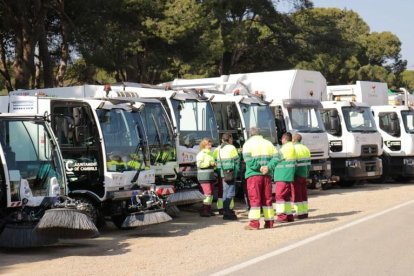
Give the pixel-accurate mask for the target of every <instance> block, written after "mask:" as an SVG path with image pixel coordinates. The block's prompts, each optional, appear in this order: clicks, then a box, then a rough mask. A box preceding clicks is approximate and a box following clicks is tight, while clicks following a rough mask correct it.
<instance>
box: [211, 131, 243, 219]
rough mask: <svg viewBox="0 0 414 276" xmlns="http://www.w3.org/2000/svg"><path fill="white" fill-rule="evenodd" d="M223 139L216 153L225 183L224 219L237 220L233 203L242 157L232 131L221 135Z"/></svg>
mask: <svg viewBox="0 0 414 276" xmlns="http://www.w3.org/2000/svg"><path fill="white" fill-rule="evenodd" d="M221 141H222V144H221V145H220V146H219V147H218V148H217V149H216V150H215V152H214V153H215V158H216V163H217V167H218V168H219V174H220V178H221V179H222V185H223V186H222V187H223V188H222V190H223V192H222V198H223V219H225V220H237V216H236V214H235V212H234V211H233V208H232V205H233V206H234V196H235V194H236V176H237V174H238V172H239V169H240V158H239V154H238V152H237V149H236V148H235V147H234V146H233V137H232V135H231V134H230V133H224V134H223V135H222V137H221ZM232 203H233V204H232Z"/></svg>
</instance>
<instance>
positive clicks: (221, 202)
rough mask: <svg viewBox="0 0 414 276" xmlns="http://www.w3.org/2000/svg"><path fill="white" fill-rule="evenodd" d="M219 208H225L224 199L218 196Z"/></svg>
mask: <svg viewBox="0 0 414 276" xmlns="http://www.w3.org/2000/svg"><path fill="white" fill-rule="evenodd" d="M217 209H223V199H222V198H217Z"/></svg>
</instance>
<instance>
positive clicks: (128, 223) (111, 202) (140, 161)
mask: <svg viewBox="0 0 414 276" xmlns="http://www.w3.org/2000/svg"><path fill="white" fill-rule="evenodd" d="M88 93H91V94H94V95H95V96H96V98H94V99H92V98H90V97H89V96H88ZM99 93H100V94H101V96H98V95H99ZM106 93H107V91H104V89H103V86H89V85H85V86H75V87H62V88H48V89H35V90H17V91H12V92H10V93H9V112H11V113H25V112H36V113H41V114H43V113H47V114H49V115H50V118H51V126H52V129H53V131H54V133H55V135H56V137H57V140H58V142H59V146H60V148H61V151H62V155H63V158H64V160H65V171H66V175H67V178H68V187H69V192H68V194H69V195H70V196H71V197H72V198H75V199H77V200H80V201H83V202H86V203H88V204H91V205H92V206H93V208H91V209H90V210H89V215H90V216H91V217H92V218H93V221H94V223H95V224H97V226H101V225H103V222H104V218H105V217H111V219H112V221H113V223H114V224H115V225H116V226H117V227H119V228H133V227H137V226H144V225H148V224H154V223H159V222H164V221H168V220H170V219H171V217H169V216H168V215H167V214H166V213H165V212H164V208H165V206H164V202H163V200H162V199H160V197H159V196H158V195H157V194H156V192H155V185H154V183H155V171H154V170H151V169H148V168H146V167H149V159H150V157H149V154H150V153H149V148H148V142H147V136H146V131H145V127H144V124H143V119H142V115H141V113H140V110H141V109H142V108H143V106H144V104H142V103H139V102H131V101H126V100H124V101H122V100H119V99H116V100H111V99H108V98H107V97H106Z"/></svg>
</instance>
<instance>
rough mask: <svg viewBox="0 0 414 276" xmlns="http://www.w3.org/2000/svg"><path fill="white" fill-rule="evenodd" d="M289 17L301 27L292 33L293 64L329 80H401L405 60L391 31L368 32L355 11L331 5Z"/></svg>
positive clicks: (395, 82)
mask: <svg viewBox="0 0 414 276" xmlns="http://www.w3.org/2000/svg"><path fill="white" fill-rule="evenodd" d="M292 18H293V21H294V22H295V24H296V25H297V26H298V29H300V30H301V32H299V33H298V34H297V35H296V36H295V40H296V42H297V44H298V45H299V51H297V52H296V53H295V54H294V55H293V56H292V58H291V62H292V63H293V64H296V67H297V68H303V69H309V70H317V71H320V72H321V73H322V74H323V75H324V76H325V77H326V78H327V81H328V83H330V84H347V83H354V82H355V81H357V80H372V81H375V80H376V81H387V82H388V83H389V84H390V85H397V84H398V83H400V82H401V72H402V71H403V70H405V67H406V61H403V60H401V58H400V57H401V55H400V51H401V47H400V46H401V43H400V41H399V40H398V38H397V37H396V36H395V35H393V34H392V33H389V32H384V33H375V32H374V33H370V31H369V27H368V25H367V24H366V23H365V22H364V21H363V20H362V19H361V18H360V17H359V15H358V14H357V13H355V12H353V11H348V10H340V9H335V8H317V9H316V8H315V9H308V10H301V11H299V12H297V13H295V14H293V16H292Z"/></svg>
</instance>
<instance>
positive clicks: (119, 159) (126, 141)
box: [97, 108, 144, 172]
mask: <svg viewBox="0 0 414 276" xmlns="http://www.w3.org/2000/svg"><path fill="white" fill-rule="evenodd" d="M97 115H98V118H99V123H100V124H101V128H102V133H103V138H104V142H105V149H106V158H107V168H108V171H109V172H114V171H116V172H122V171H131V170H137V169H143V168H144V154H143V150H144V140H143V137H144V134H143V126H142V121H141V116H140V114H139V113H138V112H136V111H126V110H124V109H121V108H114V109H110V110H106V109H99V110H97Z"/></svg>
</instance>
